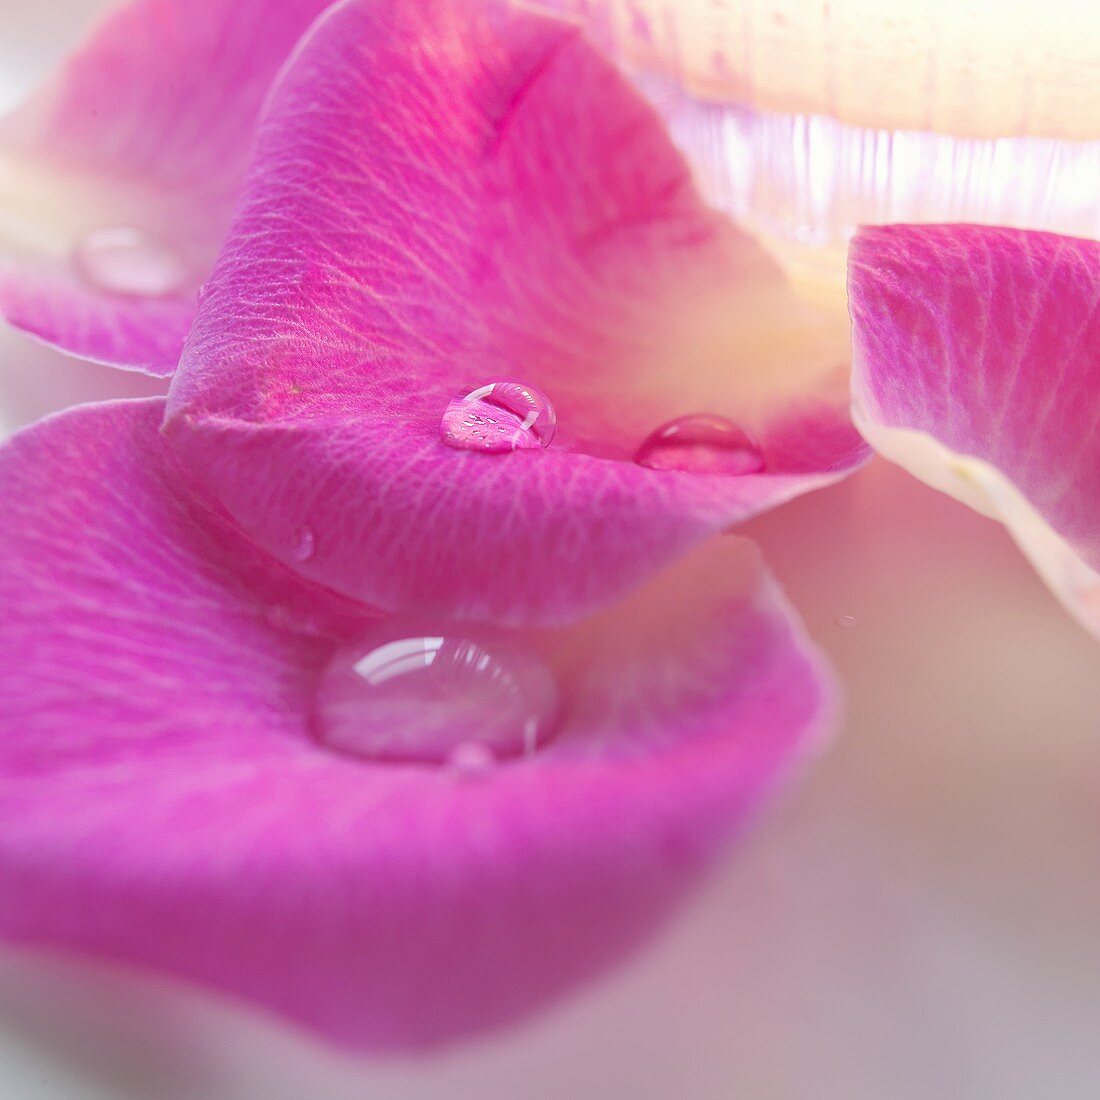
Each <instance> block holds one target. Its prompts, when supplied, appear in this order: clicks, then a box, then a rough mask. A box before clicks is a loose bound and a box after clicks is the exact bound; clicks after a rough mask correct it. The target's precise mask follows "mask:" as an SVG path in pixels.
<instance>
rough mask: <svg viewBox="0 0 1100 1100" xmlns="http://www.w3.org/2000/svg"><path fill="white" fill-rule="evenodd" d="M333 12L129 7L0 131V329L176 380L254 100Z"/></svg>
mask: <svg viewBox="0 0 1100 1100" xmlns="http://www.w3.org/2000/svg"><path fill="white" fill-rule="evenodd" d="M326 6H327V2H326V0H278V2H274V0H136V2H135V3H131V4H130V5H129V6H127V7H125V8H123V9H122V10H121V11H119V12H118V13H117V14H115V15H113V16H112V17H110V18H109V19H108V20H107V21H106V22H105V23H104V24H103V25H102V26H101V27H100V28H99V30H98V31H97V32H96V33H95V34H94V35H93V36H92V37H91V39H90V40H89V41H88V43H87V44H86V45H85V46H84V47H83V48H82V49H81V50H80V52H78V53H77V54H76V55H75V56H74V57H72V58H71V59H70V60H69V61H68V62H67V63H66V64H65V66H64V67H63V68H62V69H61V71H60V72H59V73H58V74H57V75H56V76H55V77H54V78H53V79H52V80H51V81H50V83H48V84H47V85H46V86H45V87H44V88H42V89H41V90H40V91H39V92H38V93H37V94H36V95H35V96H33V97H32V98H31V99H30V100H29V101H28V102H27V103H26V104H25V105H24V106H23V107H21V108H20V109H19V110H18V111H16V112H15V113H14V114H12V115H11V116H9V117H8V118H6V119H3V120H2V121H0V310H2V311H3V314H4V316H5V317H6V318H7V319H8V320H9V321H10V322H11V323H12V324H13V325H15V326H16V327H17V328H20V329H23V330H24V331H26V332H28V333H30V334H31V335H33V336H36V337H38V338H40V339H41V340H43V341H45V342H47V343H50V344H54V345H56V346H57V347H59V348H61V349H62V350H63V351H67V352H71V353H73V354H75V355H79V356H81V357H83V358H86V359H93V360H97V361H99V362H102V363H107V364H110V365H113V366H119V367H128V368H132V369H136V370H143V371H146V372H148V373H150V374H157V375H167V374H170V373H171V372H172V371H173V370H174V369H175V367H176V363H177V362H178V360H179V353H180V349H181V347H182V346H183V340H184V337H185V336H186V334H187V330H188V328H189V327H190V324H191V320H192V317H193V316H194V312H195V304H196V295H197V292H198V289H199V286H200V285H201V284H202V282H203V281H204V280H205V279H206V277H207V275H208V274H209V272H210V268H211V267H212V266H213V263H214V259H215V257H216V255H217V251H218V249H219V247H220V246H221V243H222V240H223V238H224V236H225V231H226V229H227V228H228V226H229V221H230V216H231V214H232V210H233V206H234V204H235V202H236V199H237V195H238V191H239V188H240V184H241V181H242V178H243V175H244V170H245V166H246V165H247V163H248V160H249V156H250V153H251V150H252V145H253V139H254V132H255V128H256V122H257V117H258V115H259V112H260V107H261V104H262V102H263V99H264V97H265V95H266V94H267V91H268V88H269V86H270V84H271V81H272V79H273V77H274V76H275V73H276V71H277V70H278V68H279V66H280V65H281V64H282V63H283V61H284V60H285V59H286V57H287V55H288V54H289V53H290V51H291V50H292V48H293V47H294V45H295V43H296V42H297V41H298V39H299V38H300V37H301V35H302V33H303V32H304V31H305V30H306V28H307V27H308V26H309V24H310V22H311V21H312V20H313V19H314V18H315V17H316V16H317V15H318V14H319V13H320V12H322V11H323V10H324V9H325V7H326ZM124 234H129V238H128V239H127V237H126V236H124Z"/></svg>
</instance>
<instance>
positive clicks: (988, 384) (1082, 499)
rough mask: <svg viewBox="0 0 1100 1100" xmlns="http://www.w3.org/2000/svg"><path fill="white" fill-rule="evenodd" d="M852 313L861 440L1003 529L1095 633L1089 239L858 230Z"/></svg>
mask: <svg viewBox="0 0 1100 1100" xmlns="http://www.w3.org/2000/svg"><path fill="white" fill-rule="evenodd" d="M849 302H850V308H851V312H852V322H853V371H854V378H853V406H854V416H855V418H856V423H857V424H858V425H859V427H860V429H861V431H862V432H863V434H864V436H865V437H866V438H867V440H868V441H869V442H870V443H871V444H872V446H874V447H875V449H876V450H878V451H879V452H881V453H882V454H884V455H885V456H886V457H887V458H890V459H892V460H893V461H895V462H898V463H899V464H900V465H902V466H904V467H906V469H908V470H910V471H911V472H912V473H914V474H915V475H916V476H917V477H920V478H922V479H923V480H924V481H926V482H928V483H929V484H930V485H933V486H935V487H936V488H938V489H942V490H943V491H945V492H947V493H950V494H951V495H953V496H955V497H958V498H959V499H960V500H962V501H965V502H966V503H967V504H969V505H971V506H972V507H974V508H976V509H978V510H979V511H981V512H983V513H985V514H987V515H991V516H994V517H996V518H997V519H999V520H1001V521H1002V522H1003V523H1004V524H1005V525H1006V527H1008V529H1009V531H1011V533H1012V535H1013V537H1014V538H1015V539H1016V541H1017V542H1018V543H1019V545H1020V547H1021V549H1022V550H1023V551H1024V553H1025V554H1027V556H1028V557H1029V558H1030V559H1031V561H1032V562H1033V563H1034V565H1035V567H1036V568H1037V569H1038V571H1039V572H1040V573H1041V574H1042V576H1043V577H1044V579H1045V580H1046V581H1047V583H1048V584H1049V585H1050V586H1051V588H1052V589H1053V591H1054V592H1055V593H1056V594H1057V596H1058V597H1059V598H1060V599H1061V600H1062V601H1063V602H1064V603H1065V605H1066V606H1067V607H1068V608H1069V610H1070V611H1071V612H1073V614H1074V615H1076V616H1077V618H1078V619H1079V620H1080V621H1081V622H1082V623H1083V624H1084V625H1085V626H1086V627H1087V628H1088V629H1089V630H1091V631H1093V633H1097V634H1100V573H1098V570H1100V403H1098V395H1100V309H1098V305H1100V242H1096V241H1087V240H1077V239H1074V238H1070V237H1059V236H1056V235H1054V234H1050V233H1036V232H1027V231H1024V230H1016V229H997V228H986V227H979V226H966V225H949V226H888V227H883V228H873V229H863V230H861V231H860V233H859V235H858V236H857V237H856V239H855V241H854V242H853V245H852V252H851V259H850V264H849Z"/></svg>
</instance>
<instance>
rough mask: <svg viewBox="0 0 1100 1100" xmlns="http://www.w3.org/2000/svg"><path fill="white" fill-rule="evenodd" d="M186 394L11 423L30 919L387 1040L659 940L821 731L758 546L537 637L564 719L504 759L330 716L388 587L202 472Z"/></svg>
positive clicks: (9, 899) (811, 673)
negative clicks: (366, 588)
mask: <svg viewBox="0 0 1100 1100" xmlns="http://www.w3.org/2000/svg"><path fill="white" fill-rule="evenodd" d="M162 407H163V406H162V403H161V402H160V401H157V400H151V401H146V402H131V403H120V404H116V405H112V406H101V407H98V408H85V409H82V410H78V411H74V412H70V413H66V414H63V415H61V416H58V417H56V418H54V419H52V420H50V421H47V422H44V423H43V424H41V425H39V426H37V427H35V428H32V429H29V430H28V431H26V432H24V433H22V434H21V435H19V436H17V437H16V439H15V440H14V441H13V442H12V443H11V444H9V445H8V446H7V447H5V448H4V449H3V451H2V452H0V484H3V486H4V506H5V517H6V522H5V524H4V525H3V527H2V529H0V551H2V555H3V560H4V563H5V567H4V570H3V573H2V574H0V605H2V606H3V608H4V622H5V625H4V639H5V643H4V644H5V658H4V660H3V661H0V820H2V821H3V823H4V827H3V829H2V830H0V933H2V935H3V936H4V937H6V938H7V939H9V940H13V941H17V942H25V943H36V944H44V945H52V946H58V947H64V948H67V949H76V950H80V951H86V952H89V953H93V954H96V955H102V956H107V957H110V958H115V959H119V960H122V961H126V962H129V963H133V964H139V965H143V966H147V967H153V968H156V969H159V970H163V971H166V972H169V973H171V974H175V975H179V976H181V977H184V978H187V979H191V980H194V981H197V982H200V983H203V984H205V985H207V986H211V987H214V988H216V989H218V990H222V991H225V992H227V993H230V994H232V995H234V996H237V997H241V998H245V999H248V1000H251V1001H253V1002H256V1003H258V1004H260V1005H262V1006H265V1007H267V1008H269V1009H271V1010H274V1011H276V1012H278V1013H280V1014H282V1015H285V1016H287V1017H290V1018H291V1019H293V1020H295V1021H298V1022H299V1023H302V1024H304V1025H306V1026H308V1027H310V1028H312V1029H315V1030H317V1031H318V1032H320V1033H322V1034H323V1035H325V1036H326V1037H328V1038H330V1039H333V1040H336V1041H339V1042H342V1043H345V1044H348V1045H351V1046H354V1047H357V1048H362V1049H368V1048H374V1049H378V1048H383V1049H385V1048H399V1047H407V1046H416V1045H423V1044H428V1043H434V1042H440V1041H444V1040H447V1039H451V1038H454V1037H456V1036H458V1035H461V1034H464V1033H467V1032H473V1031H476V1030H478V1029H482V1028H485V1027H489V1026H491V1025H498V1024H503V1023H505V1022H509V1021H512V1020H515V1019H517V1018H518V1017H520V1016H521V1015H523V1014H524V1013H527V1012H530V1011H532V1010H534V1009H535V1008H537V1007H539V1006H540V1005H542V1004H545V1003H546V1002H547V1001H548V1000H549V999H550V998H551V997H553V996H554V995H558V994H562V993H564V992H565V991H567V990H568V989H569V988H571V987H573V986H574V985H575V984H576V983H578V982H579V981H582V980H584V979H586V978H587V977H589V976H591V975H592V974H594V973H596V972H598V971H599V970H601V969H603V968H605V967H607V966H608V965H610V964H611V963H612V962H614V961H615V960H617V959H619V958H621V957H622V956H623V955H625V954H626V953H627V952H628V950H630V949H631V948H632V947H634V946H636V945H637V944H639V943H640V942H641V941H642V940H643V938H644V937H645V936H646V935H647V934H649V933H650V932H651V931H652V930H653V929H654V928H655V926H656V925H657V924H658V923H659V922H660V920H661V919H662V918H664V917H665V916H666V915H667V914H668V913H669V912H670V911H671V909H672V908H673V907H674V905H675V903H676V901H677V899H678V898H680V897H681V896H682V894H683V892H684V890H685V889H686V888H687V887H689V886H690V885H691V884H692V883H694V882H695V881H696V880H697V879H698V876H699V875H700V873H701V872H702V871H703V870H704V869H705V867H706V866H707V865H708V863H709V862H710V861H711V859H712V857H714V856H715V855H717V854H718V853H720V852H721V851H722V850H723V842H724V841H725V840H726V839H727V838H728V837H729V835H730V833H731V831H733V830H734V829H736V828H737V827H738V826H739V825H740V824H742V823H743V822H744V820H745V817H746V814H747V813H748V812H749V811H750V810H752V809H753V808H754V807H755V806H757V805H758V804H759V803H760V801H761V800H762V799H763V798H764V797H765V796H766V794H767V793H768V792H769V791H770V790H771V789H772V788H773V786H774V785H775V784H776V782H777V781H778V780H780V779H781V778H782V777H783V776H784V775H785V774H786V773H787V772H788V771H789V770H790V769H791V768H792V766H793V765H795V764H796V763H797V762H798V761H799V760H800V759H802V758H803V757H804V754H805V753H806V751H807V750H809V749H812V748H813V747H814V745H815V744H816V743H817V740H818V738H819V736H820V734H821V733H822V732H823V731H824V728H825V726H826V725H827V724H828V721H829V719H830V718H831V717H832V712H833V707H832V690H831V681H830V677H829V676H828V674H827V672H826V671H825V669H824V668H823V665H822V662H821V659H820V658H819V657H818V656H817V654H816V653H815V651H814V650H813V649H812V647H811V646H810V645H809V643H808V642H807V640H806V638H805V636H804V635H803V633H802V631H801V629H800V627H799V626H798V624H797V622H796V621H795V620H794V617H793V615H792V613H791V612H790V610H789V609H788V607H787V605H786V604H785V602H784V601H783V599H782V597H781V595H780V594H779V593H778V591H777V590H776V588H775V585H774V583H773V582H772V581H771V580H770V579H769V578H768V577H767V576H766V575H765V574H764V572H763V570H762V568H761V566H760V565H759V561H758V557H757V555H756V553H755V551H754V550H753V548H752V547H751V546H750V545H749V544H747V543H745V542H743V541H741V540H733V539H723V540H718V541H716V542H713V543H711V544H710V545H709V546H708V547H707V548H706V551H705V553H703V554H702V555H700V556H697V557H694V558H692V559H690V560H689V561H687V562H686V563H683V564H681V565H680V566H678V567H677V568H676V570H674V571H672V572H670V573H668V574H665V575H663V576H662V577H660V578H658V579H657V580H656V581H654V582H653V583H652V584H651V585H649V586H647V588H645V589H643V590H642V591H640V592H639V593H637V594H636V595H635V596H633V597H631V599H630V600H629V601H627V602H626V603H624V604H621V605H619V606H617V607H615V608H613V609H611V610H610V611H608V612H606V613H605V614H603V615H601V616H599V617H596V618H594V619H591V620H589V621H587V622H584V623H582V624H580V625H578V626H577V627H575V628H570V629H567V630H563V631H535V632H530V633H529V634H527V635H526V637H527V640H528V642H529V644H531V645H535V646H537V647H539V648H540V650H541V651H542V652H544V653H545V654H547V659H548V660H549V661H550V662H551V664H552V666H553V667H554V669H555V670H556V675H557V679H558V682H559V685H560V689H561V694H562V698H563V704H564V710H563V715H562V721H561V725H560V728H558V730H557V732H556V734H555V735H554V737H553V739H552V740H551V741H550V742H549V743H548V744H547V746H546V747H545V748H544V749H541V750H540V751H538V752H537V753H536V755H535V756H533V757H531V758H528V759H520V760H517V761H511V762H502V763H499V764H497V765H495V766H494V767H493V768H492V769H491V770H490V772H489V773H488V774H486V775H484V776H481V777H479V778H476V779H475V780H473V781H470V780H464V779H463V778H461V777H456V776H455V774H454V773H453V772H452V771H450V770H448V769H447V768H441V767H438V766H435V765H415V764H404V765H395V764H382V763H370V762H367V761H364V760H361V759H357V758H354V757H349V756H346V755H343V754H340V753H334V752H330V751H327V750H326V749H324V748H323V747H322V746H321V744H320V743H319V742H318V741H316V740H315V739H314V738H313V737H311V736H310V734H309V732H308V731H307V714H308V712H309V711H310V710H311V706H312V703H311V693H312V685H313V683H314V681H315V680H316V677H317V672H318V669H319V668H320V667H322V666H323V664H324V662H325V661H326V660H327V656H328V655H329V654H330V653H331V652H332V651H333V649H334V648H335V647H336V646H339V645H341V644H342V642H343V641H345V640H346V639H347V637H349V636H350V634H351V632H352V631H354V630H356V629H358V628H359V626H360V625H361V623H359V622H358V620H357V614H358V615H359V617H361V613H356V612H355V609H354V608H351V607H350V606H349V605H348V604H346V603H342V602H340V601H337V600H335V599H334V598H332V597H329V596H326V594H325V593H324V591H323V590H321V589H313V588H311V587H310V586H309V585H308V584H307V583H305V582H302V581H300V580H298V579H296V578H295V577H294V576H293V574H291V573H289V572H288V571H286V570H284V569H283V568H282V567H280V566H278V565H276V564H275V563H272V562H270V561H269V560H268V559H266V558H265V557H264V556H262V555H260V554H258V553H256V552H255V551H253V550H252V549H251V548H249V547H248V546H247V544H245V543H243V542H241V541H240V540H239V537H238V536H237V535H235V534H234V533H232V532H231V531H230V530H229V529H228V528H227V527H226V526H225V524H224V523H223V521H222V520H220V519H219V518H218V517H217V516H215V515H212V514H209V513H206V512H204V511H202V510H197V509H196V506H195V505H194V504H191V503H188V501H187V498H186V496H185V495H184V494H183V492H182V490H181V487H180V485H179V483H178V480H177V472H176V471H175V470H174V469H173V466H172V463H171V461H170V460H169V458H168V457H167V456H166V454H165V450H164V447H163V444H162V442H161V439H160V436H159V434H158V431H157V427H158V424H159V422H160V418H161V414H162Z"/></svg>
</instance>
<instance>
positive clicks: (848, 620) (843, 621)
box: [834, 615, 856, 630]
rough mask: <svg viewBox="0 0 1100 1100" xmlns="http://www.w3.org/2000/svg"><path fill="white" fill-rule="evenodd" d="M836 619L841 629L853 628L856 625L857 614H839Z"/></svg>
mask: <svg viewBox="0 0 1100 1100" xmlns="http://www.w3.org/2000/svg"><path fill="white" fill-rule="evenodd" d="M834 621H835V622H836V625H837V626H839V627H840V629H841V630H851V629H852V628H853V627H854V626H855V625H856V617H855V615H837V617H836V619H835V620H834Z"/></svg>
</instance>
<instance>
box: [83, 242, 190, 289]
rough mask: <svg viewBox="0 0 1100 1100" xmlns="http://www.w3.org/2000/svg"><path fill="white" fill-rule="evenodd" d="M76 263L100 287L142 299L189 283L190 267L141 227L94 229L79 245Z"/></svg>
mask: <svg viewBox="0 0 1100 1100" xmlns="http://www.w3.org/2000/svg"><path fill="white" fill-rule="evenodd" d="M73 264H74V266H75V267H76V270H77V272H78V274H79V275H80V277H81V278H82V279H83V280H84V281H85V282H86V283H88V285H90V286H92V287H94V288H95V289H97V290H101V291H104V292H105V293H108V294H125V295H132V296H134V297H140V298H162V297H164V296H165V295H168V294H174V293H176V292H177V291H179V290H180V289H182V287H183V286H184V285H185V284H186V283H187V281H188V271H187V266H186V264H185V263H184V262H183V260H182V259H181V258H180V256H179V255H178V254H177V253H176V252H175V251H173V250H172V248H170V247H169V246H168V245H167V244H165V243H164V242H163V241H159V240H157V239H156V238H155V237H153V236H150V234H148V233H146V232H144V231H143V230H140V229H132V228H129V227H127V226H110V227H107V228H104V229H95V230H93V231H92V232H91V233H89V234H88V235H87V236H86V237H84V239H83V240H82V241H81V242H80V243H79V244H78V245H77V247H76V250H75V251H74V253H73Z"/></svg>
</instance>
